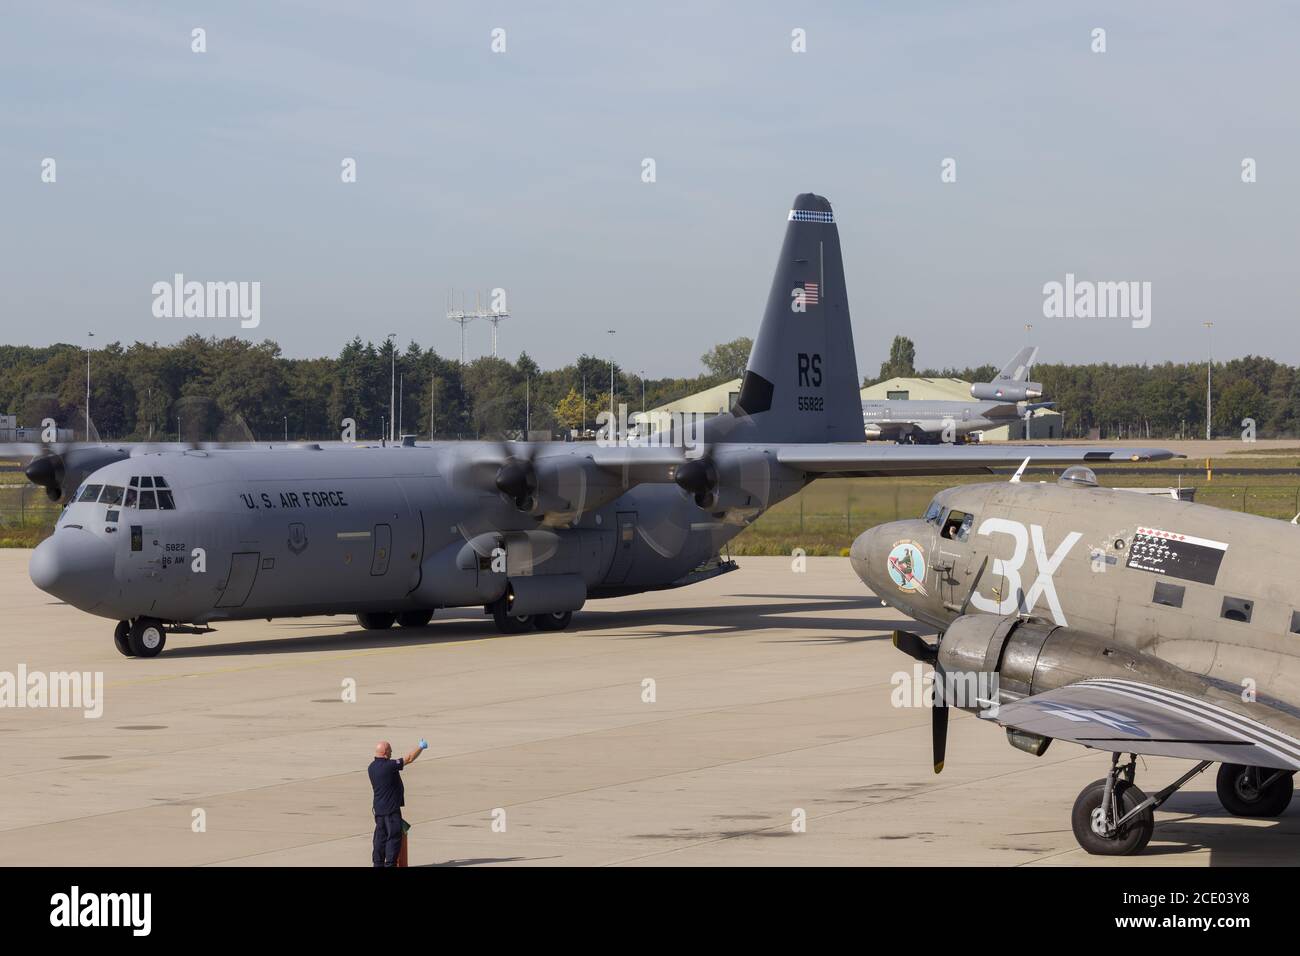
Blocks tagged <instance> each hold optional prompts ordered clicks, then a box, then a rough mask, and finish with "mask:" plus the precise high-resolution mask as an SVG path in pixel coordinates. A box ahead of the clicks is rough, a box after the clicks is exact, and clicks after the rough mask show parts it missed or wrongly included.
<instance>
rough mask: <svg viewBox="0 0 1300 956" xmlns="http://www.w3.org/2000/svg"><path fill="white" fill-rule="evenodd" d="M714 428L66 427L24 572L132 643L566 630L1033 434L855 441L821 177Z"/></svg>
mask: <svg viewBox="0 0 1300 956" xmlns="http://www.w3.org/2000/svg"><path fill="white" fill-rule="evenodd" d="M669 431H671V430H669ZM681 437H682V436H680V435H677V436H676V439H680V438H681ZM676 439H674V440H676ZM698 439H699V440H698V442H691V443H689V444H690V447H673V446H671V445H668V446H649V447H647V446H636V445H630V444H617V443H616V442H609V443H597V444H594V445H593V444H588V443H546V442H542V443H531V444H530V443H515V442H433V443H427V444H414V443H403V445H402V446H397V447H356V446H344V445H339V446H312V447H278V448H257V449H252V448H246V449H217V448H211V449H205V448H188V449H187V448H180V447H177V448H170V449H162V450H160V449H158V448H156V447H153V446H141V447H138V448H132V447H130V446H125V445H124V446H117V447H114V446H82V447H78V448H73V449H50V450H49V451H48V453H47V454H45V455H42V456H41V457H38V458H36V459H35V460H34V461H32V463H31V464H30V465H29V466H28V468H27V474H28V477H29V478H31V479H32V480H33V481H36V482H37V483H38V484H42V485H44V486H45V487H46V488H47V490H48V491H49V493H50V494H51V496H53V497H63V498H65V499H66V500H68V501H69V504H68V505H67V508H66V509H65V510H64V513H63V515H62V517H61V518H60V519H59V522H58V526H57V528H56V530H55V532H54V534H53V535H52V536H51V537H50V538H49V539H47V540H46V541H44V542H42V543H41V545H40V546H39V547H38V548H37V549H36V551H35V553H34V555H33V556H32V559H31V568H30V571H31V577H32V580H33V581H34V582H35V583H36V585H37V586H38V587H40V588H41V589H43V590H45V591H47V592H48V593H50V594H52V595H54V596H56V597H58V598H61V599H63V600H65V601H67V602H68V603H69V604H72V605H74V606H76V607H78V608H80V609H82V610H84V611H86V612H88V613H91V614H96V615H99V616H101V617H105V618H110V619H112V620H115V621H117V622H118V624H117V629H116V632H115V640H116V643H117V647H118V649H119V650H121V651H122V653H124V654H128V655H133V656H138V657H152V656H154V655H156V654H157V653H159V651H161V650H162V647H163V644H164V642H165V639H166V631H167V629H168V628H169V627H175V626H177V625H206V624H209V623H211V622H214V621H222V620H233V619H238V618H275V617H290V616H302V615H312V614H334V613H349V614H356V615H357V618H358V620H359V621H360V623H361V625H362V626H363V627H366V628H387V627H390V626H392V624H393V623H394V622H397V623H399V624H401V625H403V626H413V627H420V626H423V625H425V624H427V623H428V621H429V620H430V617H431V615H432V614H433V612H434V611H435V610H437V609H439V608H446V607H467V606H482V607H483V608H484V609H485V611H487V612H488V613H491V614H492V615H493V617H494V618H495V620H496V624H497V626H498V627H499V628H500V629H501V630H502V631H520V630H523V629H526V628H534V627H535V628H538V629H540V630H559V629H562V628H565V627H567V626H568V625H569V622H570V618H571V616H572V613H573V612H574V611H575V610H577V609H579V608H580V607H582V606H583V604H584V602H585V601H586V600H587V599H588V598H596V597H606V596H611V595H618V594H628V593H635V592H640V591H647V590H655V589H663V588H673V587H679V586H682V585H686V584H691V583H693V582H696V581H700V580H703V579H705V578H708V577H712V576H714V575H717V574H720V573H723V572H726V571H730V570H733V569H734V568H735V563H734V562H730V561H723V560H722V559H721V558H720V551H721V549H722V547H723V545H725V544H726V542H727V541H729V540H730V539H731V538H732V537H734V536H735V535H736V534H738V533H739V532H740V531H741V530H742V529H743V528H744V527H745V526H746V525H747V524H748V523H749V522H751V521H753V520H754V519H755V518H756V517H757V516H758V515H760V514H762V513H763V511H764V510H766V509H767V508H768V507H770V506H771V505H773V504H775V503H777V502H779V501H781V500H783V499H785V498H787V497H789V496H790V495H793V494H794V493H796V492H797V491H799V490H800V489H801V488H802V487H803V486H804V485H806V484H807V483H808V482H810V481H812V480H813V479H815V478H818V477H822V476H828V475H830V476H834V475H867V476H875V475H917V474H957V473H971V472H980V471H987V470H989V469H990V468H991V467H993V466H999V465H1008V464H1014V463H1015V462H1017V461H1019V459H1020V458H1021V457H1023V455H1024V454H1026V452H1025V450H1024V449H1023V447H1021V448H1000V449H999V448H989V447H980V448H973V447H972V448H953V447H922V446H881V445H869V444H866V443H865V442H864V441H863V427H862V414H861V407H860V400H859V396H858V366H857V360H856V358H855V356H854V351H853V331H852V327H851V324H850V320H849V308H848V299H847V295H846V293H845V286H844V267H843V264H842V263H841V259H840V244H839V234H838V231H837V229H836V225H835V218H834V215H833V214H832V212H831V206H830V203H829V202H827V201H826V200H825V199H823V198H822V197H820V196H815V195H811V194H804V195H801V196H798V197H797V198H796V199H795V203H794V208H793V209H791V210H790V214H789V217H788V225H787V227H786V234H785V242H784V244H783V245H782V247H781V255H780V259H779V260H778V263H777V268H776V274H775V277H774V279H773V283H772V289H771V293H770V295H769V298H768V302H767V308H766V311H765V313H764V316H763V321H762V324H761V326H760V328H759V333H758V337H757V340H756V341H755V343H754V347H753V351H752V353H751V355H750V358H749V363H748V369H747V371H746V373H745V376H744V379H743V382H742V386H741V391H740V396H739V398H738V400H737V404H736V408H735V409H734V410H733V412H732V413H731V414H729V415H725V416H719V417H718V418H715V419H710V420H709V421H707V422H705V423H704V424H703V426H702V427H701V429H700V430H699V434H698ZM2 451H3V449H0V452H2ZM1034 454H1035V455H1036V456H1037V457H1038V458H1039V460H1042V461H1056V462H1077V461H1088V460H1109V459H1111V458H1123V459H1129V458H1161V457H1169V453H1168V452H1162V451H1158V450H1156V451H1151V450H1145V449H1136V450H1135V449H1125V450H1122V451H1111V450H1107V449H1100V448H1087V447H1077V446H1076V447H1061V448H1051V447H1043V448H1040V449H1038V450H1037V451H1035V452H1034Z"/></svg>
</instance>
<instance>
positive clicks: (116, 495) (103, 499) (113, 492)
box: [99, 485, 124, 505]
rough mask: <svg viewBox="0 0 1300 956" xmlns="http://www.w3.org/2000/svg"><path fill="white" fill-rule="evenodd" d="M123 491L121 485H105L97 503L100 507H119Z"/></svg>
mask: <svg viewBox="0 0 1300 956" xmlns="http://www.w3.org/2000/svg"><path fill="white" fill-rule="evenodd" d="M123 490H124V489H123V488H122V486H121V485H105V486H104V493H103V494H102V495H100V496H99V503H100V504H101V505H120V504H121V503H122V492H123Z"/></svg>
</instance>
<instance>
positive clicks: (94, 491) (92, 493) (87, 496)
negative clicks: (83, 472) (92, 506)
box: [77, 485, 104, 502]
mask: <svg viewBox="0 0 1300 956" xmlns="http://www.w3.org/2000/svg"><path fill="white" fill-rule="evenodd" d="M103 490H104V486H103V485H86V487H85V488H83V489H81V494H80V495H78V496H77V500H78V501H90V502H93V501H95V500H96V499H97V498H98V497H99V493H100V492H101V491H103Z"/></svg>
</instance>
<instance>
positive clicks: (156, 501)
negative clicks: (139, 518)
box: [102, 475, 176, 511]
mask: <svg viewBox="0 0 1300 956" xmlns="http://www.w3.org/2000/svg"><path fill="white" fill-rule="evenodd" d="M130 485H131V486H130V487H129V488H126V489H125V495H124V494H123V491H124V489H122V488H118V487H115V486H109V487H108V488H106V489H105V491H104V498H103V499H102V500H104V501H109V497H108V496H109V493H110V492H112V493H113V494H114V497H113V500H112V501H109V503H110V504H114V505H116V504H121V506H122V507H123V508H137V509H139V510H140V511H175V510H176V499H175V498H174V497H172V493H171V491H170V490H169V489H168V487H167V482H166V481H164V480H163V479H162V478H159V477H158V476H157V475H152V476H150V475H142V476H141V475H137V476H136V477H134V478H132V479H131V481H130Z"/></svg>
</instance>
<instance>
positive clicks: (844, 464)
mask: <svg viewBox="0 0 1300 956" xmlns="http://www.w3.org/2000/svg"><path fill="white" fill-rule="evenodd" d="M776 457H777V461H779V462H780V463H781V464H783V465H788V466H789V467H791V468H798V469H801V470H802V471H806V472H811V473H813V474H816V475H850V476H858V477H864V478H876V477H882V476H889V475H900V476H901V475H965V474H977V473H979V472H987V471H992V470H993V469H994V468H1008V467H1010V468H1014V467H1016V466H1018V465H1019V464H1020V463H1021V462H1022V461H1024V460H1025V459H1026V458H1028V459H1029V461H1030V464H1036V465H1077V464H1088V463H1091V462H1107V461H1165V460H1167V459H1170V458H1180V457H1182V456H1181V455H1175V454H1174V453H1173V452H1171V451H1166V450H1165V449H1163V448H1104V447H1100V446H1095V445H995V446H984V445H884V444H880V443H862V444H858V443H856V442H855V443H844V444H825V445H815V444H803V445H781V446H778V448H777V453H776Z"/></svg>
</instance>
